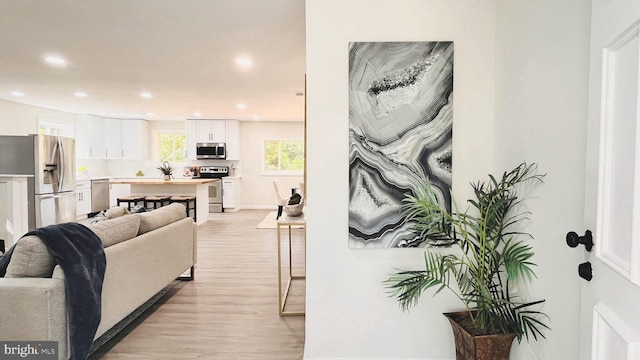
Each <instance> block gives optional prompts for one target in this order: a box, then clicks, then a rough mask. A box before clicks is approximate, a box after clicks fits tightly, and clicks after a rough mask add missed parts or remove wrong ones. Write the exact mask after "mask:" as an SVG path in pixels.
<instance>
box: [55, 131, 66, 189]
mask: <svg viewBox="0 0 640 360" xmlns="http://www.w3.org/2000/svg"><path fill="white" fill-rule="evenodd" d="M56 142H57V143H58V149H59V152H58V176H59V177H60V184H59V189H64V174H65V172H66V169H65V166H66V164H65V163H64V159H65V156H64V152H65V150H64V144H63V143H62V140H60V138H58V139H57V140H56Z"/></svg>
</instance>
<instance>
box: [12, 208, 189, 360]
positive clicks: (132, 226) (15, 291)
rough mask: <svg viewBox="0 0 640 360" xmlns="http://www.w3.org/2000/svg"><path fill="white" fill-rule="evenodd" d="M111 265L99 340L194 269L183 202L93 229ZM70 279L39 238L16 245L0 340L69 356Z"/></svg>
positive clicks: (103, 301) (133, 215)
mask: <svg viewBox="0 0 640 360" xmlns="http://www.w3.org/2000/svg"><path fill="white" fill-rule="evenodd" d="M88 227H89V228H91V229H92V230H93V231H94V232H95V233H96V235H98V237H99V238H100V239H101V240H102V243H103V246H104V251H105V255H106V260H107V266H106V271H105V276H104V283H103V289H102V318H101V322H100V326H99V327H98V330H97V333H96V336H95V338H94V339H97V338H98V337H100V336H101V335H103V334H104V333H105V332H106V331H107V330H109V329H110V328H112V327H113V326H114V325H116V324H117V323H118V322H120V321H121V320H123V319H124V318H125V317H127V315H129V314H130V313H132V312H133V311H134V310H135V309H137V308H138V307H139V306H141V305H143V304H144V303H146V302H147V301H148V300H149V299H150V298H152V297H153V296H154V295H155V294H156V293H158V292H159V291H160V290H162V289H163V288H165V287H166V286H167V285H169V284H170V283H172V281H174V280H175V279H176V278H177V277H179V276H180V275H182V274H183V273H184V272H185V271H187V270H189V269H191V275H193V271H194V265H195V263H196V243H197V237H196V234H197V232H196V225H195V224H194V222H193V220H192V219H191V218H187V217H186V215H185V209H184V206H183V205H182V204H177V203H176V204H171V205H169V206H165V207H162V208H160V209H157V210H153V211H150V212H146V213H138V214H131V215H123V216H120V217H116V218H113V219H109V220H106V221H103V222H99V223H96V224H91V225H88ZM65 301H66V298H65V285H64V273H63V272H62V270H61V269H60V266H58V265H56V263H55V260H54V259H53V257H52V256H51V255H50V254H49V253H48V251H47V249H46V247H45V246H44V244H43V243H42V242H41V241H40V239H38V238H37V237H35V236H29V237H24V238H22V239H21V240H20V241H18V245H17V246H16V248H15V250H14V253H13V256H12V258H11V262H10V263H9V266H8V268H7V274H6V275H5V277H4V278H0V340H3V341H11V340H22V341H58V349H59V350H58V351H59V358H60V359H67V358H68V354H69V344H68V339H69V336H68V334H69V331H68V323H67V308H66V303H65Z"/></svg>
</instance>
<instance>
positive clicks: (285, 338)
mask: <svg viewBox="0 0 640 360" xmlns="http://www.w3.org/2000/svg"><path fill="white" fill-rule="evenodd" d="M267 213H268V211H262V210H242V211H239V212H237V213H221V214H210V216H209V219H210V220H209V221H208V222H207V223H205V224H202V225H200V226H199V229H198V264H197V268H196V274H195V275H196V277H195V280H194V281H192V282H181V283H180V284H179V285H177V286H176V287H175V288H174V289H173V290H171V291H170V292H169V293H168V294H167V295H165V296H164V297H163V298H162V299H161V300H160V301H159V302H158V303H157V304H156V305H154V306H152V307H151V308H150V309H149V310H148V311H147V312H146V313H145V314H143V315H142V316H141V317H140V318H138V319H137V320H136V321H135V322H134V323H132V324H131V325H129V326H128V327H127V328H125V329H124V330H123V331H122V332H120V333H119V335H118V336H116V337H115V338H114V339H112V340H111V341H110V342H108V343H107V344H105V345H104V346H102V347H101V348H100V349H98V350H97V351H96V352H95V353H94V354H93V355H92V356H91V357H90V358H89V359H90V360H95V359H225V360H235V359H238V360H242V359H261V360H263V359H264V360H268V359H273V360H288V359H292V360H293V359H296V360H297V359H302V356H303V349H304V316H286V317H280V316H278V297H277V286H278V285H277V279H278V278H277V242H276V230H275V229H256V228H255V227H256V225H257V224H258V223H259V222H260V221H261V220H262V219H263V218H264V217H265V216H266V215H267ZM292 232H293V239H294V242H293V246H292V248H293V258H294V260H293V262H294V274H296V273H297V272H298V271H304V267H303V264H304V263H303V261H304V259H303V250H304V248H303V241H302V239H303V238H304V237H303V234H304V233H303V230H301V229H293V230H292ZM282 236H283V239H286V231H283V233H282ZM286 243H287V242H286V241H284V240H283V244H284V245H286ZM287 249H288V248H287V247H284V248H283V251H287ZM283 254H285V256H283V261H285V263H284V266H286V265H287V263H286V262H288V256H286V253H283ZM298 259H299V260H298ZM287 273H288V270H287V269H286V268H285V269H284V270H283V276H284V275H285V274H287ZM284 285H286V283H285V284H284ZM284 285H283V286H284ZM289 305H290V306H289ZM287 309H288V310H299V309H304V280H296V281H294V284H293V285H292V290H291V294H290V300H289V302H288V305H287Z"/></svg>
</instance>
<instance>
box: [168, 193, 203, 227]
mask: <svg viewBox="0 0 640 360" xmlns="http://www.w3.org/2000/svg"><path fill="white" fill-rule="evenodd" d="M169 200H171V203H181V204H184V207H185V208H186V210H187V217H188V216H189V210H193V220H194V221H197V219H198V218H197V209H196V197H195V196H172V197H171V198H170V199H169ZM191 205H193V207H191Z"/></svg>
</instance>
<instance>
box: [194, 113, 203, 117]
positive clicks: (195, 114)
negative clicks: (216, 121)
mask: <svg viewBox="0 0 640 360" xmlns="http://www.w3.org/2000/svg"><path fill="white" fill-rule="evenodd" d="M193 116H202V114H201V113H199V112H194V113H193Z"/></svg>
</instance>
